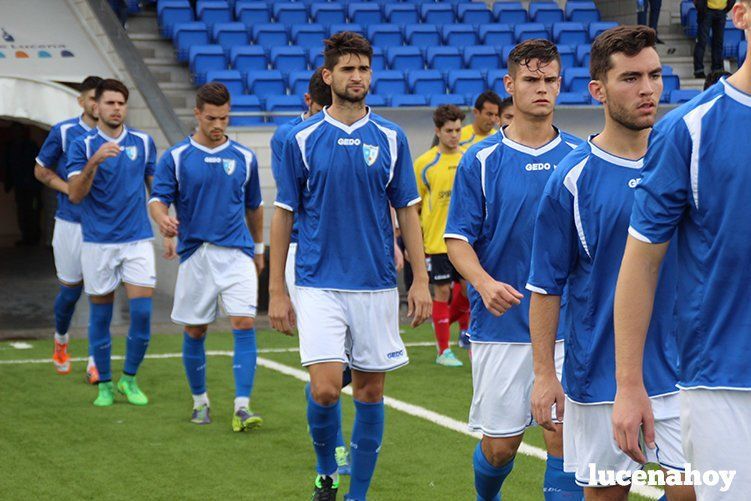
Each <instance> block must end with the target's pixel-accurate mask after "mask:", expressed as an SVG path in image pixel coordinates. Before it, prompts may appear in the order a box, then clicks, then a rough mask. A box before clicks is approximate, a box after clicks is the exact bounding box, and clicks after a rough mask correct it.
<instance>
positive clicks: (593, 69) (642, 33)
mask: <svg viewBox="0 0 751 501" xmlns="http://www.w3.org/2000/svg"><path fill="white" fill-rule="evenodd" d="M656 43H657V33H655V30H653V29H652V28H650V27H648V26H616V27H615V28H611V29H609V30H606V31H603V32H602V33H600V34H599V35H597V38H595V41H594V42H592V53H591V55H590V59H589V76H590V77H592V80H605V78H606V75H607V73H608V71H610V70H611V69H612V68H613V61H612V60H611V58H610V56H612V55H613V54H619V53H623V54H625V55H626V56H628V57H633V56H635V55H637V54H638V53H640V52H641V51H642V50H644V49H646V48H648V47H654V46H655V44H656Z"/></svg>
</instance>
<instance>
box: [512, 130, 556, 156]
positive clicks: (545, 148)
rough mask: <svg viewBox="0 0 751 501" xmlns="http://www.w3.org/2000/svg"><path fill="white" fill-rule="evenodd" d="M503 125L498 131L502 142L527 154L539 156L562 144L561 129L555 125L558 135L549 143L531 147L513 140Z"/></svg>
mask: <svg viewBox="0 0 751 501" xmlns="http://www.w3.org/2000/svg"><path fill="white" fill-rule="evenodd" d="M503 129H504V128H503V127H501V129H500V130H499V131H498V133H499V134H500V137H501V142H502V143H503V144H505V145H506V146H508V147H509V148H511V149H514V150H516V151H521V152H522V153H526V154H527V155H532V156H535V157H539V156H540V155H542V154H544V153H547V152H548V151H550V150H552V149H553V148H555V147H556V146H558V145H559V144H561V141H562V139H561V131H559V130H558V128H557V127H555V126H553V129H555V132H556V136H555V137H554V138H553V139H552V140H551V141H549V142H548V143H547V144H544V145H542V146H540V147H539V148H530V147H529V146H525V145H523V144H521V143H517V142H516V141H513V140H511V139H509V138H508V137H506V134H505V133H504V131H503Z"/></svg>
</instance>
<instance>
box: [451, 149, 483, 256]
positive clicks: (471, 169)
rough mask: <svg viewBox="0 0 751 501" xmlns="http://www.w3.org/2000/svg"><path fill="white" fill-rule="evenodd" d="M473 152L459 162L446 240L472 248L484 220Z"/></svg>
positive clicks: (480, 184) (478, 175)
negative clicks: (462, 241)
mask: <svg viewBox="0 0 751 501" xmlns="http://www.w3.org/2000/svg"><path fill="white" fill-rule="evenodd" d="M475 152H476V150H470V151H469V152H467V153H465V154H464V156H463V157H462V160H461V162H459V167H458V168H457V170H456V177H455V178H454V188H453V190H452V191H451V202H450V204H449V215H448V220H447V221H446V231H445V233H444V237H445V238H459V239H461V240H464V241H466V242H467V243H469V244H470V245H474V244H475V242H476V241H477V239H478V238H479V237H480V231H481V229H482V223H483V221H484V220H485V197H484V196H483V192H482V179H481V176H480V162H479V161H478V160H477V157H476V156H475V155H474V153H475Z"/></svg>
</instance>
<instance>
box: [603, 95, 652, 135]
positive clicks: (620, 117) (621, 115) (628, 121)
mask: <svg viewBox="0 0 751 501" xmlns="http://www.w3.org/2000/svg"><path fill="white" fill-rule="evenodd" d="M606 99H607V96H606ZM607 104H608V115H610V118H612V119H613V120H615V121H616V122H617V123H618V124H620V125H622V126H623V127H625V128H627V129H628V130H633V131H636V132H638V131H641V130H644V129H649V128H650V127H652V126H653V125H654V124H655V115H654V114H653V115H647V116H643V117H642V118H641V119H638V118H636V117H635V114H632V113H629V110H628V109H627V108H626V107H625V106H621V105H620V104H618V103H617V102H616V101H614V100H608V101H607Z"/></svg>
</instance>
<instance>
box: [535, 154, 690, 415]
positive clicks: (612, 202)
mask: <svg viewBox="0 0 751 501" xmlns="http://www.w3.org/2000/svg"><path fill="white" fill-rule="evenodd" d="M642 162H643V159H640V160H627V159H624V158H620V157H617V156H615V155H611V154H610V153H608V152H606V151H604V150H602V149H600V148H599V147H597V145H595V144H594V143H592V142H591V140H590V142H587V143H584V144H581V145H580V146H579V147H578V148H576V150H574V151H573V152H572V153H571V154H570V155H568V156H567V157H566V158H565V159H564V160H563V161H562V162H561V163H560V165H559V166H558V169H557V170H556V172H555V173H554V174H553V175H552V176H550V180H549V181H548V184H547V186H546V187H545V194H544V195H543V196H542V200H541V201H540V206H539V209H538V212H537V220H536V222H535V236H534V245H533V248H532V267H531V271H530V276H529V282H528V284H527V289H528V290H530V291H533V292H538V293H540V294H553V295H562V294H563V291H564V288H567V295H566V314H565V317H564V318H562V323H564V322H565V325H564V326H563V327H564V329H563V330H564V332H565V333H566V345H565V346H566V350H565V352H566V357H565V359H564V362H563V384H564V390H565V392H566V395H568V397H569V398H570V399H571V400H574V401H575V402H579V403H585V404H589V403H600V402H613V401H614V400H615V331H614V327H613V303H614V300H615V286H616V282H617V281H618V272H619V270H620V267H621V260H622V259H623V251H624V249H625V247H626V239H627V237H628V221H629V217H630V216H631V207H632V205H633V202H634V188H636V186H637V185H638V184H639V182H640V181H641V168H642ZM675 258H676V254H675V252H674V250H673V249H671V250H670V251H669V252H668V254H667V256H666V259H665V262H664V264H663V266H662V269H661V272H660V281H659V283H658V286H657V294H656V296H655V304H654V315H653V316H652V322H651V324H650V326H649V330H648V331H647V341H646V346H645V348H644V384H645V386H646V389H647V394H648V395H649V396H657V395H664V394H667V393H674V392H676V391H678V390H677V388H676V386H675V383H676V382H677V381H678V376H677V361H678V353H677V349H676V345H675V322H674V320H673V315H674V310H675V300H676V298H675V280H676V260H675Z"/></svg>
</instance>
